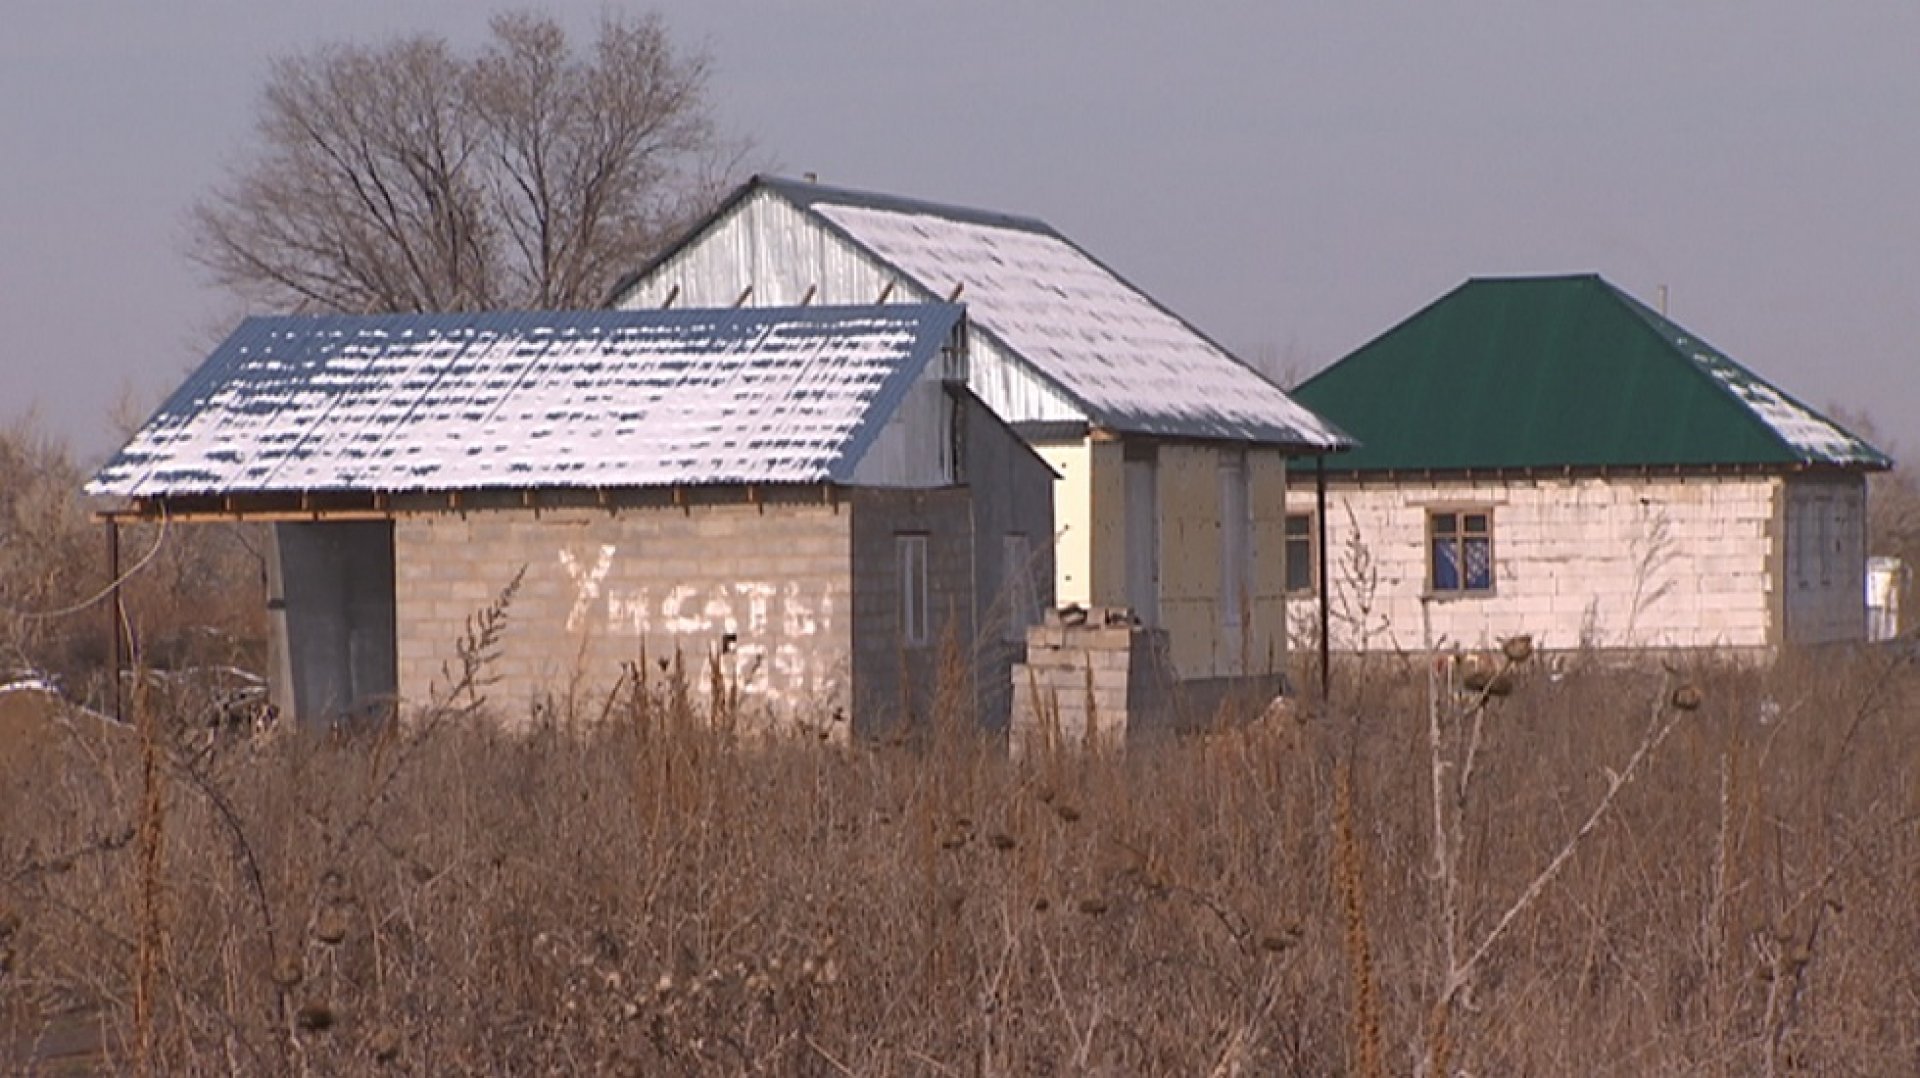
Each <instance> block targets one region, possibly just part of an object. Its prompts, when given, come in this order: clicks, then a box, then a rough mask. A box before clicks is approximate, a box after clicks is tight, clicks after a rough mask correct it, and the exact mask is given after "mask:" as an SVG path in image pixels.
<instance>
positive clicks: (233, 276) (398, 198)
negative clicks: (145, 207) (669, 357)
mask: <svg viewBox="0 0 1920 1078" xmlns="http://www.w3.org/2000/svg"><path fill="white" fill-rule="evenodd" d="M492 35H493V36H492V39H491V40H490V41H489V42H488V44H487V45H486V46H484V47H483V48H482V49H480V50H479V51H478V52H477V53H476V54H475V55H472V56H461V55H459V54H457V53H455V52H454V51H453V50H452V49H451V48H450V47H449V46H448V44H447V43H446V42H445V41H444V40H442V39H440V38H438V37H434V36H430V35H422V36H417V37H408V38H400V39H396V40H393V41H390V42H387V43H385V44H381V45H374V46H364V45H335V46H328V47H323V48H321V49H318V50H316V51H314V52H312V53H309V54H306V55H302V56H295V57H290V58H285V59H282V60H280V61H278V62H277V63H275V64H274V65H273V68H272V71H271V73H270V74H269V76H268V79H267V85H266V87H265V89H264V91H263V93H262V97H261V102H260V115H259V119H258V123H257V132H256V139H257V142H256V145H255V147H254V150H253V153H252V154H251V155H250V157H249V158H248V159H247V160H246V161H245V162H244V163H243V164H242V165H241V166H240V167H239V168H237V169H236V170H235V171H234V173H233V174H232V176H231V177H230V178H229V180H228V182H227V183H226V184H224V185H223V186H221V187H220V188H218V189H217V190H215V191H214V192H213V193H212V194H211V195H209V196H208V197H207V198H206V199H204V200H203V201H202V202H200V203H199V204H198V205H197V206H195V207H194V210H193V212H192V215H191V218H190V221H189V225H190V230H191V231H190V237H191V238H190V246H189V253H190V254H191V256H192V257H193V258H194V259H195V261H197V262H199V263H200V264H201V265H202V266H203V267H205V268H206V269H207V270H208V271H209V273H210V274H211V275H212V277H213V278H214V280H216V281H218V282H219V283H221V284H223V285H225V286H226V287H228V288H231V289H233V290H234V291H236V292H238V293H240V294H241V295H242V296H244V297H245V298H247V299H248V300H250V301H253V302H256V303H260V304H263V305H265V306H269V307H274V308H281V309H289V308H290V309H294V310H302V311H311V310H336V311H425V310H462V309H477V308H488V307H542V308H553V307H582V306H590V305H593V304H595V303H598V302H600V301H601V300H602V299H603V298H604V297H605V295H606V294H607V292H608V291H609V289H610V288H611V287H612V285H613V284H614V282H615V281H617V280H618V279H619V278H620V276H621V275H622V274H624V273H627V272H629V271H631V270H632V269H633V268H634V267H635V266H637V265H639V264H640V263H642V262H644V261H645V260H646V259H647V258H649V257H651V256H652V255H653V254H654V253H655V252H657V251H658V250H659V249H660V247H661V246H662V245H663V244H664V243H665V242H666V240H667V239H668V238H669V237H670V236H671V235H672V234H673V233H674V232H675V231H677V230H678V229H679V228H680V227H681V226H682V225H684V224H685V223H686V222H687V221H688V220H689V218H690V216H691V215H692V213H695V212H704V210H705V209H706V208H707V207H709V206H710V205H711V204H712V201H713V199H714V198H715V197H716V196H717V194H718V191H719V190H720V185H721V184H722V183H731V182H732V181H733V180H734V178H735V176H736V175H737V173H738V170H739V166H740V155H739V154H738V153H737V152H735V153H734V154H733V155H732V157H731V159H730V160H729V159H728V158H727V153H728V150H729V144H728V142H727V141H726V140H724V139H722V138H721V137H720V136H719V135H718V134H717V130H716V126H715V124H714V121H713V118H712V115H711V108H710V105H709V102H708V99H707V80H708V73H709V72H708V64H707V60H706V58H705V57H704V56H702V55H699V54H698V53H683V52H681V51H679V50H677V49H676V48H675V47H674V45H673V42H672V41H671V40H670V39H669V38H668V36H667V33H666V30H665V27H664V26H663V24H662V23H661V22H660V20H659V18H658V17H656V16H651V15H649V16H642V17H638V18H628V17H622V16H609V17H607V18H606V19H605V20H604V21H603V22H602V24H601V26H600V29H599V34H598V37H597V39H596V40H595V42H594V43H593V46H592V48H591V50H580V51H576V49H575V48H574V46H573V44H572V43H571V42H569V41H568V39H567V36H566V34H565V32H564V31H563V30H562V29H561V27H560V25H559V23H558V22H556V21H555V20H553V19H552V18H550V17H548V16H545V15H536V14H527V13H521V14H506V15H501V16H498V17H496V18H495V19H494V20H493V23H492ZM716 162H722V163H721V164H720V167H719V169H718V174H716V170H715V167H714V166H715V163H716ZM716 179H718V180H719V182H718V183H717V182H716Z"/></svg>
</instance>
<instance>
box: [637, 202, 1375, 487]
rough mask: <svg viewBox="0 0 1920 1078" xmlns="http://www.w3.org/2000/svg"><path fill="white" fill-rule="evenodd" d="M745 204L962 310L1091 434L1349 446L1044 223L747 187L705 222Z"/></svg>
mask: <svg viewBox="0 0 1920 1078" xmlns="http://www.w3.org/2000/svg"><path fill="white" fill-rule="evenodd" d="M759 190H766V191H770V192H772V193H773V194H775V195H777V196H779V197H782V198H784V199H786V200H788V201H789V202H791V203H792V204H794V205H795V206H797V207H799V208H800V209H801V210H802V211H804V212H806V213H809V214H811V215H813V216H814V217H815V218H816V219H818V220H820V221H822V222H824V223H825V225H826V227H827V228H828V230H829V231H831V232H834V233H837V234H838V235H840V236H842V237H844V238H845V239H846V240H847V241H849V242H850V243H852V244H853V245H855V246H856V247H857V248H860V249H862V250H864V251H866V252H867V253H869V254H870V255H871V256H872V257H874V258H876V259H878V260H879V261H881V262H882V263H884V264H886V265H888V266H890V267H891V268H893V269H894V270H895V271H897V272H898V273H899V274H900V275H901V276H903V277H904V278H906V279H907V280H909V281H911V282H913V283H914V284H915V285H917V286H918V287H919V289H920V290H921V291H922V292H923V293H924V294H925V295H928V296H933V297H938V298H948V297H957V298H958V299H959V300H960V301H962V302H964V303H966V304H967V309H968V319H969V324H970V326H971V327H972V330H973V331H974V332H976V333H978V334H980V335H982V336H984V337H986V338H988V339H990V340H992V341H995V342H997V343H998V344H1000V345H1001V346H1002V347H1003V348H1004V349H1005V350H1006V351H1008V352H1010V353H1011V354H1013V355H1014V356H1015V357H1017V358H1018V359H1019V360H1021V361H1023V362H1024V363H1025V364H1026V365H1027V366H1028V367H1029V368H1030V369H1031V370H1032V371H1033V372H1034V373H1035V374H1037V375H1038V376H1039V377H1040V378H1041V379H1043V380H1044V381H1046V382H1047V383H1050V384H1051V385H1052V386H1054V387H1055V388H1056V389H1058V390H1059V391H1060V393H1061V394H1062V395H1063V396H1064V397H1065V398H1067V399H1068V400H1069V401H1071V402H1072V403H1073V404H1074V406H1075V407H1077V408H1078V409H1079V410H1080V411H1081V412H1083V413H1084V416H1085V418H1086V420H1087V421H1088V422H1089V423H1091V424H1093V425H1095V426H1098V427H1103V428H1106V429H1109V430H1113V431H1118V432H1121V433H1131V434H1147V435H1158V436H1163V437H1174V438H1204V439H1229V440H1238V441H1250V442H1257V443H1262V444H1276V445H1284V446H1289V447H1294V448H1299V449H1304V450H1307V451H1310V452H1325V451H1330V450H1338V449H1344V448H1346V447H1347V446H1349V445H1351V444H1352V442H1351V440H1350V439H1349V438H1347V436H1346V435H1345V434H1343V433H1342V432H1341V431H1340V430H1339V429H1338V428H1337V427H1335V426H1334V425H1333V424H1331V423H1330V422H1328V421H1327V420H1325V419H1323V418H1321V417H1320V416H1318V415H1316V414H1314V413H1313V412H1312V411H1310V410H1308V409H1307V408H1305V407H1303V406H1301V405H1300V404H1298V403H1296V402H1295V401H1294V400H1293V399H1292V398H1290V397H1289V396H1288V395H1287V394H1286V393H1285V392H1284V391H1282V390H1281V389H1280V388H1279V387H1278V386H1276V385H1274V384H1273V383H1272V382H1269V381H1268V380H1267V379H1266V378H1264V377H1262V376H1261V375H1260V374H1258V373H1256V372H1255V371H1254V370H1253V369H1252V368H1251V367H1248V366H1247V365H1246V364H1244V363H1242V362H1240V361H1239V360H1238V359H1236V358H1234V357H1233V356H1232V355H1230V354H1229V353H1228V352H1227V351H1226V350H1225V349H1223V348H1221V347H1220V346H1219V345H1218V344H1215V343H1214V342H1213V341H1212V340H1210V339H1208V338H1207V337H1206V336H1205V335H1204V334H1202V333H1201V332H1200V331H1198V330H1197V329H1195V328H1194V327H1193V326H1191V325H1190V324H1188V323H1187V322H1186V321H1184V320H1182V319H1181V318H1179V317H1178V316H1177V315H1175V314H1173V313H1172V312H1171V311H1169V310H1168V309H1166V308H1165V307H1163V306H1161V305H1160V304H1159V303H1158V302H1156V301H1155V300H1153V299H1152V298H1151V297H1149V296H1148V295H1147V294H1146V293H1144V292H1142V291H1141V290H1140V289H1138V288H1136V287H1134V286H1133V285H1132V284H1130V283H1128V282H1127V281H1126V280H1124V279H1122V278H1121V277H1120V276H1119V275H1117V274H1115V273H1114V272H1113V271H1112V270H1110V269H1108V268H1107V267H1106V266H1105V265H1103V264H1101V263H1100V262H1099V261H1098V260H1096V259H1095V258H1093V257H1092V256H1091V255H1089V254H1088V253H1087V252H1085V251H1084V250H1082V249H1081V248H1080V247H1078V246H1077V245H1075V244H1074V243H1073V242H1072V241H1070V240H1068V239H1067V238H1066V237H1065V236H1062V235H1061V234H1060V233H1058V232H1056V231H1055V230H1053V229H1052V228H1051V227H1049V226H1048V225H1047V224H1046V223H1045V222H1042V221H1039V220H1035V219H1033V218H1028V217H1015V216H1010V215H1006V214H998V213H990V212H986V211H981V210H975V209H968V208H965V207H957V206H944V205H938V204H935V203H929V202H922V201H918V200H913V199H905V198H897V197H893V196H888V195H878V194H872V193H868V192H861V191H849V190H846V189H844V188H835V187H827V186H823V185H820V184H814V183H805V182H798V181H793V180H785V179H777V178H769V177H757V178H755V180H753V181H752V183H750V184H749V185H747V186H746V187H745V188H743V189H742V191H741V192H739V193H737V194H736V196H735V198H734V199H733V200H731V201H730V202H729V203H728V207H723V209H722V210H721V211H720V214H718V215H716V219H717V218H718V217H719V216H723V215H724V214H725V213H726V212H727V208H730V207H731V206H732V205H735V204H737V203H738V201H739V200H740V199H742V198H744V197H746V196H748V195H750V194H752V193H753V192H755V191H759ZM699 234H700V233H699V230H696V232H695V234H694V237H692V238H690V240H689V242H692V241H693V239H695V238H697V237H698V235H699ZM669 257H670V255H669ZM663 261H664V259H663ZM658 264H659V263H656V265H658ZM646 272H647V271H644V270H643V271H642V272H641V274H637V275H636V277H635V279H634V280H638V279H639V278H640V277H642V276H644V274H645V273H646ZM632 284H633V281H629V282H628V286H627V287H623V288H622V289H621V290H620V292H621V294H623V295H624V294H625V293H626V292H627V291H628V290H629V288H630V287H631V286H632Z"/></svg>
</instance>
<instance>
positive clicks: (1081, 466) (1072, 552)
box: [1038, 441, 1093, 606]
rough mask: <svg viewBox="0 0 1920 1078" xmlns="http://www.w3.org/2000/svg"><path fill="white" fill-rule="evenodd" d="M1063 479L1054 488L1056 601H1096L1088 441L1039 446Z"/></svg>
mask: <svg viewBox="0 0 1920 1078" xmlns="http://www.w3.org/2000/svg"><path fill="white" fill-rule="evenodd" d="M1038 449H1039V451H1040V456H1041V458H1042V459H1043V460H1045V461H1046V462H1047V464H1048V465H1050V466H1051V467H1052V468H1053V470H1054V471H1056V472H1058V473H1060V479H1059V481H1057V482H1056V483H1054V485H1053V527H1054V531H1055V533H1056V534H1057V535H1058V536H1059V538H1058V540H1057V541H1056V543H1055V545H1054V550H1053V559H1054V561H1053V564H1054V585H1053V589H1054V601H1055V602H1057V603H1059V604H1061V605H1062V606H1064V605H1066V604H1068V603H1080V604H1083V605H1084V604H1087V603H1091V602H1092V601H1093V450H1092V447H1091V446H1090V445H1089V444H1088V443H1087V442H1085V441H1081V442H1075V443H1073V444H1071V445H1047V446H1039V447H1038Z"/></svg>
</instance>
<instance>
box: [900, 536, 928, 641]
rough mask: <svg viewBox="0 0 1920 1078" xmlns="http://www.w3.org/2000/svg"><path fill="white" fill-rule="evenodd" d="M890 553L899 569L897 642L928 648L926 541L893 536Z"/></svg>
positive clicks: (919, 538)
mask: <svg viewBox="0 0 1920 1078" xmlns="http://www.w3.org/2000/svg"><path fill="white" fill-rule="evenodd" d="M893 549H894V553H895V556H896V558H897V560H898V562H899V565H900V641H901V643H902V644H904V645H905V646H907V647H910V648H920V647H926V646H927V638H928V635H929V633H928V631H927V537H926V536H924V535H896V536H894V537H893Z"/></svg>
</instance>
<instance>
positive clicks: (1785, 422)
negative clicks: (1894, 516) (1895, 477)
mask: <svg viewBox="0 0 1920 1078" xmlns="http://www.w3.org/2000/svg"><path fill="white" fill-rule="evenodd" d="M1693 359H1694V362H1696V363H1698V364H1700V365H1701V366H1702V367H1704V368H1706V371H1707V373H1708V374H1711V375H1713V376H1714V377H1715V378H1716V379H1718V380H1719V381H1720V383H1721V384H1722V385H1724V386H1726V387H1727V390H1728V392H1730V393H1732V394H1733V395H1734V396H1735V397H1737V398H1739V399H1740V402H1741V403H1742V404H1745V405H1746V406H1747V408H1748V409H1749V410H1750V411H1752V412H1753V414H1754V415H1755V416H1756V417H1757V418H1758V419H1759V420H1760V421H1761V422H1762V423H1765V424H1766V425H1767V426H1768V427H1769V428H1770V429H1772V431H1773V432H1774V433H1775V434H1776V435H1778V436H1779V437H1780V440H1781V441H1784V442H1786V443H1787V445H1789V446H1790V447H1792V448H1793V450H1794V451H1795V452H1797V453H1799V454H1800V455H1801V456H1802V457H1804V458H1806V459H1807V460H1808V461H1809V462H1811V463H1820V464H1860V463H1867V462H1871V461H1875V460H1878V459H1880V454H1878V453H1876V452H1874V451H1873V449H1872V447H1870V446H1868V445H1867V444H1866V443H1865V442H1862V441H1861V440H1860V439H1858V438H1855V437H1854V436H1853V435H1851V434H1848V433H1847V432H1846V431H1844V430H1841V429H1840V428H1839V427H1837V426H1835V425H1834V424H1832V423H1831V422H1828V421H1827V420H1825V419H1822V418H1821V417H1820V416H1818V415H1816V414H1814V413H1813V412H1812V411H1810V410H1808V409H1806V408H1803V407H1801V406H1800V405H1798V404H1796V403H1794V401H1792V400H1791V399H1789V398H1788V397H1787V396H1786V395H1785V394H1783V393H1781V392H1780V391H1779V390H1777V389H1775V388H1773V387H1772V386H1770V385H1768V384H1767V383H1765V382H1762V381H1760V380H1759V379H1758V378H1755V377H1753V376H1752V375H1751V374H1749V373H1748V372H1746V371H1744V370H1742V369H1740V368H1738V367H1735V366H1733V365H1731V364H1729V363H1727V362H1726V361H1725V360H1724V359H1723V358H1721V357H1719V356H1715V355H1711V354H1708V353H1703V352H1695V353H1694V354H1693Z"/></svg>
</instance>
